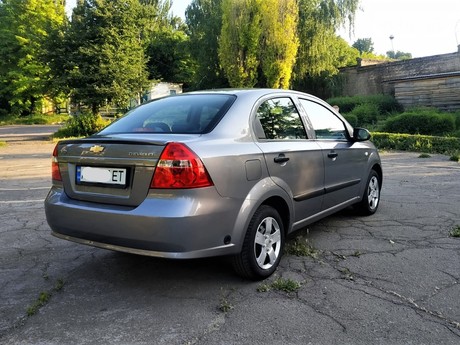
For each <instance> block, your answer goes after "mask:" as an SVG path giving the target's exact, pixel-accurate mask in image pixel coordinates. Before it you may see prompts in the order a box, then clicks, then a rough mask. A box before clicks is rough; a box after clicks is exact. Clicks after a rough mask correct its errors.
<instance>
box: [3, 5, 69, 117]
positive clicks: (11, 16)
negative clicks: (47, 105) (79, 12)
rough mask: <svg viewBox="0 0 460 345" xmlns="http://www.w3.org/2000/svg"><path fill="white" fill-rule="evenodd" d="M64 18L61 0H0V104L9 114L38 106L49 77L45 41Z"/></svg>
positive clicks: (36, 109) (42, 98)
mask: <svg viewBox="0 0 460 345" xmlns="http://www.w3.org/2000/svg"><path fill="white" fill-rule="evenodd" d="M65 20H66V17H65V12H64V4H63V1H58V0H3V1H1V2H0V106H1V107H4V108H5V110H6V111H7V112H9V113H10V114H12V115H21V114H30V113H33V112H35V111H39V110H40V109H39V107H40V105H41V102H42V101H43V100H44V98H45V95H46V93H47V90H46V85H47V81H48V80H49V78H50V74H49V72H50V69H49V66H48V64H47V61H46V60H45V56H46V48H45V47H46V42H47V40H48V39H49V35H50V32H52V31H53V30H57V29H59V27H61V26H62V25H64V22H65Z"/></svg>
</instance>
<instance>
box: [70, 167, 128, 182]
mask: <svg viewBox="0 0 460 345" xmlns="http://www.w3.org/2000/svg"><path fill="white" fill-rule="evenodd" d="M77 183H103V184H112V185H121V186H125V185H126V169H123V168H96V167H85V166H77Z"/></svg>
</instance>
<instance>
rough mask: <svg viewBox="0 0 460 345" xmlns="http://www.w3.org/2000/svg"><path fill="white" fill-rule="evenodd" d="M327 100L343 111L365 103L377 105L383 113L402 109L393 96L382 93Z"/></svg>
mask: <svg viewBox="0 0 460 345" xmlns="http://www.w3.org/2000/svg"><path fill="white" fill-rule="evenodd" d="M327 102H328V103H329V104H331V105H337V106H339V108H340V112H341V113H350V112H352V111H353V110H354V109H355V108H356V107H357V106H360V105H363V104H373V105H375V106H376V107H377V109H378V112H379V114H381V115H385V114H391V113H395V112H400V111H402V107H401V105H400V104H399V103H398V102H397V101H396V99H395V98H394V97H393V96H390V95H382V94H378V95H370V96H353V97H334V98H329V99H328V100H327Z"/></svg>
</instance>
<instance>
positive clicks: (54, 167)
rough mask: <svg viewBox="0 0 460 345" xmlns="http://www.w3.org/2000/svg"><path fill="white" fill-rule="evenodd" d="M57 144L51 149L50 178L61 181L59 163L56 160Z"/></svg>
mask: <svg viewBox="0 0 460 345" xmlns="http://www.w3.org/2000/svg"><path fill="white" fill-rule="evenodd" d="M57 147H58V146H57V144H56V146H55V147H54V150H53V160H52V162H51V178H52V179H53V180H56V181H62V176H61V171H60V170H59V163H58V160H57V156H58V149H57Z"/></svg>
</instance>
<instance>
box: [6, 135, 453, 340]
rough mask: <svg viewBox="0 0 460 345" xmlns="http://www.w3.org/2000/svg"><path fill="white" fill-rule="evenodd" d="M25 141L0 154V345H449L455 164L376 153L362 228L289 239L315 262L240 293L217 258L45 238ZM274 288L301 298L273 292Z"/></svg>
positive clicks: (339, 220) (292, 259) (41, 165)
mask: <svg viewBox="0 0 460 345" xmlns="http://www.w3.org/2000/svg"><path fill="white" fill-rule="evenodd" d="M2 129H3V128H2ZM42 129H43V130H46V129H45V128H42ZM4 131H6V130H5V129H3V132H2V131H1V130H0V141H1V140H5V139H4V138H6V137H7V136H6V134H5V132H4ZM42 132H43V131H42ZM42 132H41V133H42ZM2 135H3V137H2ZM42 136H43V135H42ZM33 139H34V137H30V134H28V136H27V138H26V139H24V140H22V139H21V137H20V135H19V134H18V135H15V136H14V137H13V138H11V136H10V137H9V139H8V140H7V141H9V144H8V145H7V146H4V147H0V166H1V169H0V343H1V344H5V345H6V344H199V345H211V344H212V345H215V344H264V345H265V344H280V345H281V344H283V345H285V344H414V345H415V344H417V345H419V344H459V343H460V298H459V296H460V285H459V279H460V238H454V237H451V236H449V233H450V231H451V230H452V229H453V228H454V227H457V226H460V207H459V205H460V164H459V163H457V162H451V161H449V160H448V157H447V156H442V155H432V156H431V157H430V158H426V159H422V158H418V155H419V154H417V153H401V152H385V153H383V154H382V161H383V168H384V175H385V177H384V178H385V179H384V184H383V190H382V195H381V204H380V208H379V210H378V212H377V213H376V214H375V215H374V216H371V217H359V216H356V215H354V214H353V213H352V212H351V211H349V210H347V211H344V212H341V213H339V214H337V215H334V216H332V217H329V218H326V219H324V220H322V221H320V222H318V223H315V224H313V225H312V226H310V227H309V228H308V229H305V230H303V231H301V232H300V233H297V234H296V235H297V236H298V241H306V242H308V244H309V245H311V246H312V247H313V248H314V249H315V251H316V253H315V255H311V256H305V257H297V256H293V255H285V256H284V257H283V259H282V262H281V266H280V267H279V269H278V270H277V272H276V274H275V275H274V276H272V277H271V278H269V279H268V280H266V281H263V282H251V281H245V280H242V279H240V278H239V277H237V276H236V275H234V273H233V271H232V270H231V266H230V265H229V263H228V262H227V260H226V259H225V258H212V259H204V260H189V261H170V260H162V259H155V258H148V257H141V256H134V255H127V254H121V253H115V252H110V251H105V250H102V249H97V248H92V247H86V246H82V245H78V244H74V243H70V242H66V241H63V240H59V239H56V238H54V237H52V236H51V235H50V229H49V227H48V225H47V223H46V220H45V215H44V210H43V200H44V198H45V196H46V194H47V191H48V188H49V186H50V177H49V175H50V164H51V161H50V159H51V152H52V149H53V147H54V145H53V144H51V143H49V142H47V141H34V140H33ZM294 239H295V238H294ZM294 239H291V242H292V241H293V240H294ZM279 278H283V279H290V280H292V281H296V282H298V283H300V287H299V288H298V289H297V290H296V291H293V292H284V291H279V290H276V289H274V288H273V286H272V284H273V282H275V281H276V280H277V279H279ZM262 287H271V288H270V289H268V290H269V291H265V292H261V290H263V289H262Z"/></svg>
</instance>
